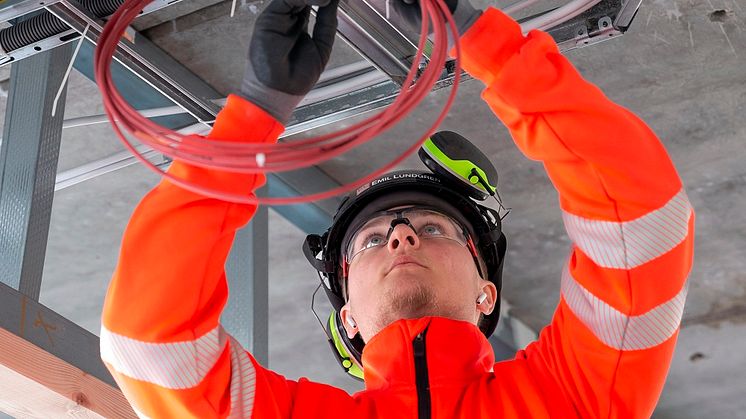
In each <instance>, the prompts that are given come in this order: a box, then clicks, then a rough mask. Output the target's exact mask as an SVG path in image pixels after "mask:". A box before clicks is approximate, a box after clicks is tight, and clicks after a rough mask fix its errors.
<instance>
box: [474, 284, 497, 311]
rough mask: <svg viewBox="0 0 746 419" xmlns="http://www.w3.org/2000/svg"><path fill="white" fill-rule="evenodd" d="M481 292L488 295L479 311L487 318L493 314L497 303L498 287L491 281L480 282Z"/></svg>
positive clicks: (478, 307) (478, 308) (479, 306)
mask: <svg viewBox="0 0 746 419" xmlns="http://www.w3.org/2000/svg"><path fill="white" fill-rule="evenodd" d="M480 292H483V293H485V294H487V298H486V299H485V300H484V302H483V303H482V304H480V305H478V306H477V310H478V311H479V312H480V313H482V314H484V315H485V316H486V315H488V314H491V313H492V310H494V309H495V303H496V302H497V287H495V284H493V283H492V282H490V281H487V280H484V279H482V280H480Z"/></svg>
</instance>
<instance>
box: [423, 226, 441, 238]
mask: <svg viewBox="0 0 746 419" xmlns="http://www.w3.org/2000/svg"><path fill="white" fill-rule="evenodd" d="M422 234H424V235H426V236H442V235H443V228H441V227H440V226H439V225H437V224H432V223H431V224H427V225H426V226H424V227H423V228H422Z"/></svg>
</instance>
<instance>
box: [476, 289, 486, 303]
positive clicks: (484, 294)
mask: <svg viewBox="0 0 746 419" xmlns="http://www.w3.org/2000/svg"><path fill="white" fill-rule="evenodd" d="M486 299H487V293H484V292H483V293H481V294H479V298H477V305H481V304H482V303H483V302H484V300H486Z"/></svg>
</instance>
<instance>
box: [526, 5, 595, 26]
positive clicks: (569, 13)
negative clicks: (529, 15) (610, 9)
mask: <svg viewBox="0 0 746 419" xmlns="http://www.w3.org/2000/svg"><path fill="white" fill-rule="evenodd" d="M528 1H530V0H528ZM600 2H601V0H573V1H571V2H569V3H567V4H566V5H564V6H562V7H560V8H558V9H556V10H554V11H551V12H549V13H547V14H544V15H542V16H539V17H537V18H534V19H531V20H529V21H528V22H524V23H523V24H522V25H521V29H522V30H523V33H527V32H529V31H531V30H533V29H540V30H546V29H549V28H551V27H553V26H556V25H559V24H562V23H564V22H567V21H568V20H570V19H572V18H574V17H575V16H577V15H579V14H581V13H583V12H585V11H586V10H588V9H590V8H591V7H593V6H595V5H596V4H598V3H600Z"/></svg>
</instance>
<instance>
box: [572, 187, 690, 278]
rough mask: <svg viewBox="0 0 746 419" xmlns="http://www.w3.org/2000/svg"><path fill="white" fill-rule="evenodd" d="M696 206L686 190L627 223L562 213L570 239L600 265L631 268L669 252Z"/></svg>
mask: <svg viewBox="0 0 746 419" xmlns="http://www.w3.org/2000/svg"><path fill="white" fill-rule="evenodd" d="M691 215H692V208H691V205H690V204H689V200H688V199H687V196H686V193H685V192H684V190H683V189H682V190H681V191H679V192H678V193H677V194H676V195H675V196H674V197H673V198H671V200H670V201H668V202H667V203H666V204H665V205H664V206H663V207H661V208H659V209H657V210H655V211H652V212H650V213H648V214H646V215H644V216H642V217H640V218H638V219H636V220H632V221H627V222H622V223H619V222H611V221H597V220H589V219H586V218H582V217H578V216H577V215H573V214H570V213H567V212H564V211H563V213H562V218H563V219H564V221H565V228H566V229H567V234H568V235H569V236H570V239H572V241H573V242H574V243H575V245H576V246H578V247H579V248H580V250H582V251H583V253H585V254H586V255H588V257H589V258H591V259H592V260H593V261H594V262H595V263H596V264H597V265H599V266H601V267H604V268H615V269H631V268H634V267H636V266H640V265H642V264H644V263H647V262H649V261H651V260H653V259H655V258H657V257H658V256H661V255H663V254H665V253H667V252H668V251H669V250H671V249H673V248H674V247H676V246H677V245H678V244H679V243H681V242H682V241H684V239H685V238H686V236H687V234H688V232H689V218H690V217H691Z"/></svg>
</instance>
